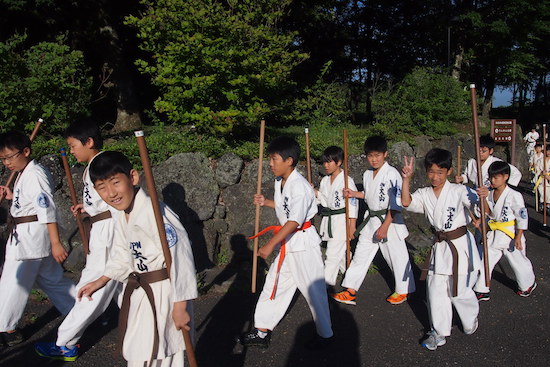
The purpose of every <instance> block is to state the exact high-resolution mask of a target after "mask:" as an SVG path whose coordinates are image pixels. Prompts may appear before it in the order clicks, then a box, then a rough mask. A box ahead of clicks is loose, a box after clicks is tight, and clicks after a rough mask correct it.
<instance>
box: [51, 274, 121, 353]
mask: <svg viewBox="0 0 550 367" xmlns="http://www.w3.org/2000/svg"><path fill="white" fill-rule="evenodd" d="M102 275H103V272H98V271H97V270H95V269H88V268H84V270H82V274H81V276H80V281H79V282H78V285H77V286H76V289H80V288H82V287H83V286H85V285H86V284H88V283H90V282H93V281H94V280H96V279H98V278H100V277H101V276H102ZM121 291H122V283H119V282H117V281H114V280H110V281H109V282H107V284H106V285H105V286H104V287H103V288H101V289H99V290H98V291H96V292H95V293H94V295H93V297H92V299H91V300H90V299H88V298H87V297H83V298H82V299H81V300H80V302H78V301H77V302H75V304H74V307H73V308H72V309H71V311H70V312H69V314H68V315H67V317H66V318H65V320H63V322H62V323H61V325H59V330H58V331H57V342H56V343H55V344H56V345H58V346H63V347H64V346H67V347H73V346H75V345H76V344H77V343H78V340H79V339H80V338H81V337H82V334H84V331H85V330H86V328H87V327H88V326H89V325H90V324H91V323H92V322H94V321H95V320H96V319H97V318H98V317H99V316H100V315H101V314H102V313H103V312H105V310H106V309H107V307H109V304H110V303H111V299H113V297H115V296H116V295H120V293H121ZM119 298H120V297H119ZM120 301H122V299H120V300H119V302H117V304H118V306H119V307H120Z"/></svg>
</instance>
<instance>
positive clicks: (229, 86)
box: [127, 0, 307, 136]
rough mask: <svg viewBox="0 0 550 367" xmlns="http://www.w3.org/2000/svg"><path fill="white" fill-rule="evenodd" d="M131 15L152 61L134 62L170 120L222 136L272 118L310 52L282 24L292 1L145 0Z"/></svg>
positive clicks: (132, 22)
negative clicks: (297, 47) (295, 45)
mask: <svg viewBox="0 0 550 367" xmlns="http://www.w3.org/2000/svg"><path fill="white" fill-rule="evenodd" d="M142 2H143V3H144V4H145V5H146V6H147V11H146V12H144V13H143V14H142V15H140V16H139V17H136V16H130V17H128V18H127V23H128V24H130V25H133V26H135V27H136V28H137V34H138V37H139V38H140V39H141V40H142V43H141V48H142V49H143V50H145V51H147V52H148V53H150V55H151V58H150V59H149V60H145V59H141V60H138V61H137V65H138V67H139V69H140V70H141V72H143V73H145V74H148V75H150V76H151V78H152V83H153V84H154V85H155V86H156V87H157V88H158V89H159V91H160V94H161V95H160V97H159V98H158V99H157V101H156V102H155V109H156V110H157V111H158V112H160V113H162V114H164V115H165V116H166V117H167V119H168V122H170V123H175V124H180V125H193V126H195V127H196V129H197V130H198V131H199V132H201V133H210V134H216V135H218V136H222V135H225V134H227V133H229V132H231V131H233V130H234V129H235V127H236V126H239V125H240V126H242V125H243V124H250V123H253V122H256V121H259V120H260V118H262V117H265V116H267V115H269V114H270V113H271V112H272V111H273V110H274V109H276V108H275V106H276V105H277V103H279V101H281V100H283V99H284V97H285V96H286V91H287V90H288V88H289V87H290V86H292V85H293V81H292V80H291V78H290V73H291V71H292V69H293V68H294V66H295V65H297V64H298V63H300V62H301V61H303V60H304V59H305V58H306V57H307V55H306V54H304V53H300V52H298V51H295V50H293V47H292V44H293V41H294V36H295V34H293V33H285V32H282V31H281V30H280V29H279V28H278V23H279V22H280V20H281V18H282V17H283V15H284V11H285V9H286V8H287V6H288V4H289V3H290V0H284V1H280V0H264V1H256V0H245V1H227V2H220V1H213V0H188V1H182V0H162V1H150V0H143V1H142Z"/></svg>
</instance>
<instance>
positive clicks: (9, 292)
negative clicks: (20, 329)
mask: <svg viewBox="0 0 550 367" xmlns="http://www.w3.org/2000/svg"><path fill="white" fill-rule="evenodd" d="M35 282H36V284H37V286H38V287H39V288H41V289H42V290H43V291H44V292H45V293H46V294H47V295H48V298H49V299H50V300H51V301H52V303H53V304H54V306H55V307H56V308H57V309H58V310H59V312H60V313H61V314H62V315H66V314H67V313H68V312H69V311H70V310H71V308H72V307H73V305H74V301H75V296H76V288H75V286H74V283H73V282H72V281H71V280H70V279H69V278H65V277H64V276H63V268H61V265H59V264H58V263H57V262H56V261H55V260H54V258H53V257H52V256H51V255H50V256H48V257H44V258H41V259H33V260H14V259H10V258H6V260H5V262H4V270H3V272H2V277H1V278H0V300H1V302H0V332H5V331H11V330H15V328H16V326H17V323H18V322H19V319H20V318H21V316H22V315H23V311H24V310H25V306H26V304H27V300H28V298H29V294H30V292H31V289H32V287H33V285H34V283H35Z"/></svg>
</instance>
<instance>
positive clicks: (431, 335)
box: [421, 330, 447, 350]
mask: <svg viewBox="0 0 550 367" xmlns="http://www.w3.org/2000/svg"><path fill="white" fill-rule="evenodd" d="M445 343H447V341H446V340H445V337H444V336H443V335H438V334H437V333H436V332H435V330H430V332H428V337H427V338H426V339H424V340H423V341H422V344H421V345H422V346H423V347H424V348H426V349H429V350H436V349H437V347H441V346H442V345H445Z"/></svg>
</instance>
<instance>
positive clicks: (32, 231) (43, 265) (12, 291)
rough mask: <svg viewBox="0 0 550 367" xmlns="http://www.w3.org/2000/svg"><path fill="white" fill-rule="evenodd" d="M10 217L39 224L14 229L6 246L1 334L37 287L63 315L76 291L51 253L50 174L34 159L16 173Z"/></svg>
mask: <svg viewBox="0 0 550 367" xmlns="http://www.w3.org/2000/svg"><path fill="white" fill-rule="evenodd" d="M10 214H11V215H12V216H13V217H14V218H16V217H25V216H31V215H36V216H37V217H38V221H34V222H29V223H21V224H18V225H17V226H16V227H14V229H13V231H12V233H11V234H10V236H9V238H8V241H7V243H6V260H5V262H4V270H3V272H2V277H1V278H0V300H1V301H0V331H1V332H5V331H11V330H14V329H15V327H16V326H17V323H18V321H19V319H20V318H21V316H22V315H23V311H24V310H25V305H26V304H27V300H28V297H29V293H30V291H31V289H32V287H33V285H34V284H35V282H36V284H37V285H38V287H40V288H41V289H42V290H44V292H46V294H47V295H48V297H49V299H50V300H51V301H52V302H53V304H54V305H55V307H56V308H57V309H58V310H59V312H61V314H63V315H66V314H67V313H68V312H69V311H70V310H71V308H72V307H73V304H74V300H75V295H76V289H75V286H74V283H73V282H72V281H71V280H70V279H68V278H65V277H64V276H63V268H62V267H61V265H59V264H58V263H57V262H56V261H55V259H54V258H53V256H52V254H51V251H52V249H51V243H50V236H49V232H48V227H47V223H55V222H56V213H55V203H54V201H53V183H52V179H51V176H50V173H49V172H48V171H47V170H46V169H45V168H44V167H43V166H42V165H41V164H38V163H36V162H35V161H34V160H32V161H30V162H29V163H28V164H27V166H26V167H25V168H24V169H23V171H22V172H20V173H19V175H18V177H17V179H16V181H15V185H14V186H13V201H12V203H11V208H10Z"/></svg>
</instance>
